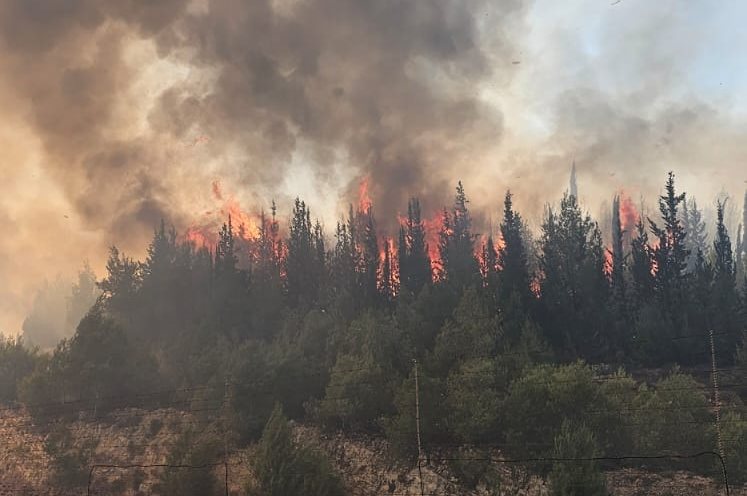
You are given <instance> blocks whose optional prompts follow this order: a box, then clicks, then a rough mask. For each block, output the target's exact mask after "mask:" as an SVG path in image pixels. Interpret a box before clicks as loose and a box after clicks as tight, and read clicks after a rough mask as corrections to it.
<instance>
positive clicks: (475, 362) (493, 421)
mask: <svg viewBox="0 0 747 496" xmlns="http://www.w3.org/2000/svg"><path fill="white" fill-rule="evenodd" d="M496 387H497V385H496V365H495V361H494V360H492V359H489V358H475V359H471V360H467V361H465V362H464V363H462V364H461V365H460V366H458V367H457V368H455V369H454V370H453V371H452V372H451V374H449V378H448V380H447V385H446V405H447V410H448V412H449V415H448V420H449V427H450V428H451V430H452V432H453V433H454V434H455V435H456V436H457V437H458V438H459V439H460V440H462V441H463V442H466V443H476V442H480V441H483V442H484V441H485V439H486V438H487V439H490V438H494V437H495V434H496V430H497V428H498V425H497V424H498V412H499V406H500V401H499V397H498V393H497V391H496Z"/></svg>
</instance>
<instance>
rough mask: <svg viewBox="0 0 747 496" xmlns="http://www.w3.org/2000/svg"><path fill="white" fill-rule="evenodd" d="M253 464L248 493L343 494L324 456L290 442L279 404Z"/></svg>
mask: <svg viewBox="0 0 747 496" xmlns="http://www.w3.org/2000/svg"><path fill="white" fill-rule="evenodd" d="M253 468H254V472H255V476H256V480H255V481H253V482H252V483H250V484H249V486H248V488H247V492H248V494H249V495H250V496H295V495H298V496H301V495H304V496H338V495H339V496H342V495H343V494H345V492H344V490H343V487H342V484H341V483H340V480H339V478H338V477H337V475H336V474H335V473H334V471H333V470H332V467H331V466H330V464H329V462H328V461H327V459H326V457H324V456H322V455H320V454H319V453H318V452H316V451H313V450H311V449H310V448H307V447H304V446H299V445H297V444H296V443H294V442H293V440H292V438H291V429H290V426H289V425H288V420H287V419H286V418H285V416H284V415H283V412H282V410H281V408H280V406H279V405H277V406H276V407H275V409H274V410H273V412H272V414H271V415H270V419H269V420H268V421H267V425H266V426H265V429H264V431H263V433H262V439H261V441H260V443H259V447H258V450H257V458H256V460H255V463H254V466H253Z"/></svg>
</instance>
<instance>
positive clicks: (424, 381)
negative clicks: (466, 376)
mask: <svg viewBox="0 0 747 496" xmlns="http://www.w3.org/2000/svg"><path fill="white" fill-rule="evenodd" d="M418 380H419V387H420V437H421V441H422V444H423V446H429V445H432V444H436V443H438V442H441V441H443V440H444V439H447V438H448V435H449V431H448V429H447V425H446V419H447V410H446V405H445V403H444V401H443V400H444V397H445V395H446V391H445V384H444V382H443V381H441V380H439V379H434V378H432V377H429V376H428V375H426V374H425V373H424V371H422V370H420V372H419V378H418ZM394 405H395V410H396V413H395V414H394V415H392V416H391V417H388V418H386V419H385V420H384V431H385V433H386V438H387V440H388V441H389V443H390V447H391V449H392V451H393V452H394V453H395V454H396V455H397V456H399V457H402V458H404V459H410V460H414V459H415V457H416V456H417V453H418V445H417V435H416V429H415V377H414V375H413V374H410V377H408V378H407V379H405V380H404V381H402V383H401V384H400V386H399V388H397V390H396V392H395V395H394Z"/></svg>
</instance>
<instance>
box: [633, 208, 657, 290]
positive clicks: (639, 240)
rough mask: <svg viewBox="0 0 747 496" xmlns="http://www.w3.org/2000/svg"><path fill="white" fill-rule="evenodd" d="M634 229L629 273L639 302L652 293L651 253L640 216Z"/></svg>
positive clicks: (646, 233)
mask: <svg viewBox="0 0 747 496" xmlns="http://www.w3.org/2000/svg"><path fill="white" fill-rule="evenodd" d="M635 229H636V235H635V237H634V238H633V240H632V241H631V243H630V255H631V260H632V262H631V265H630V273H631V278H632V280H633V290H634V292H635V298H636V301H637V302H638V304H641V303H644V302H647V301H649V300H650V298H651V297H652V296H653V294H654V274H653V255H652V249H651V247H650V246H649V244H648V232H647V231H646V227H645V226H644V224H643V219H642V218H641V219H638V222H637V223H636V226H635Z"/></svg>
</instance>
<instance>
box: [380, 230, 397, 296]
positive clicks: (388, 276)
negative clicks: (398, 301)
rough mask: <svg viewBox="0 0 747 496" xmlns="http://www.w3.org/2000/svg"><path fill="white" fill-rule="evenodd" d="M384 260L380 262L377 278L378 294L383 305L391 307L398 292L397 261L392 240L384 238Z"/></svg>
mask: <svg viewBox="0 0 747 496" xmlns="http://www.w3.org/2000/svg"><path fill="white" fill-rule="evenodd" d="M382 244H383V246H384V258H383V260H382V262H381V274H380V276H379V293H380V294H381V297H382V299H383V301H384V303H385V304H387V305H391V304H392V303H394V299H395V298H396V296H397V293H398V291H399V285H398V280H399V276H398V273H397V265H396V264H397V260H396V258H395V255H394V250H393V248H392V240H390V239H389V238H386V237H384V239H383V240H382Z"/></svg>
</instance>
